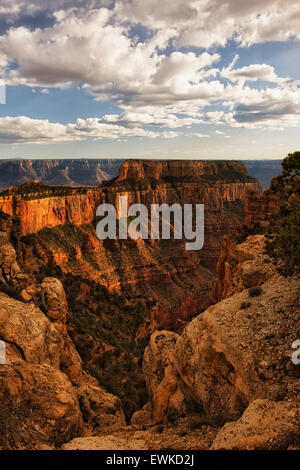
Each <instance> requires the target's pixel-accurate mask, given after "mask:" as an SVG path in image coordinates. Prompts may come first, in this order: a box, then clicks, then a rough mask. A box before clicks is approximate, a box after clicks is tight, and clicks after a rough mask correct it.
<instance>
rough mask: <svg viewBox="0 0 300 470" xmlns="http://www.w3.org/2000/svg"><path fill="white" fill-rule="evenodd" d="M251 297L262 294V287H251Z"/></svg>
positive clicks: (249, 291)
mask: <svg viewBox="0 0 300 470" xmlns="http://www.w3.org/2000/svg"><path fill="white" fill-rule="evenodd" d="M248 293H249V297H258V296H259V295H261V294H262V288H261V287H250V289H249V290H248Z"/></svg>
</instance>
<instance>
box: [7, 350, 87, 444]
mask: <svg viewBox="0 0 300 470" xmlns="http://www.w3.org/2000/svg"><path fill="white" fill-rule="evenodd" d="M9 348H10V346H8V348H7V349H9ZM0 396H1V405H0V410H1V425H0V429H1V441H2V445H3V446H4V447H6V448H10V446H11V445H13V447H14V448H26V449H35V448H40V446H41V445H43V444H44V445H45V444H48V445H50V446H60V445H61V444H62V443H63V442H66V441H68V440H70V439H72V438H73V437H75V436H78V434H80V433H81V431H82V428H83V422H82V415H81V410H80V407H79V402H78V398H77V394H76V391H75V390H74V388H73V387H72V384H71V382H70V381H69V379H68V377H67V376H66V375H65V374H63V373H62V372H60V371H59V370H57V369H54V368H53V367H51V366H49V365H38V364H32V363H28V362H26V361H23V360H20V359H15V360H12V361H9V362H8V363H7V364H5V365H2V366H0Z"/></svg>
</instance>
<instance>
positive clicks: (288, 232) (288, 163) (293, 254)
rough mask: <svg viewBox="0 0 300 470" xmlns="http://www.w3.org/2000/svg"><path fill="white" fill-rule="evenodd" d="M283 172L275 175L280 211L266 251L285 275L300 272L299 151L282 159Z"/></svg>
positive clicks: (270, 228) (272, 224) (270, 231)
mask: <svg viewBox="0 0 300 470" xmlns="http://www.w3.org/2000/svg"><path fill="white" fill-rule="evenodd" d="M282 168H283V173H282V175H281V176H278V177H277V178H274V179H273V180H272V183H271V190H272V191H273V192H274V193H275V194H277V195H278V196H279V199H280V202H281V205H280V209H279V213H278V214H277V215H276V217H274V218H273V220H272V221H271V222H270V225H269V227H268V230H267V233H266V238H267V241H266V253H267V254H268V255H269V256H270V258H271V259H272V261H273V262H274V264H275V265H276V266H277V270H278V271H279V272H280V273H281V274H283V275H284V276H290V275H299V274H300V231H299V226H300V179H299V176H300V152H294V153H291V154H289V155H288V156H287V157H286V158H285V159H284V160H283V162H282Z"/></svg>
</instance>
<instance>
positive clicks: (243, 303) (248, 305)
mask: <svg viewBox="0 0 300 470" xmlns="http://www.w3.org/2000/svg"><path fill="white" fill-rule="evenodd" d="M249 307H251V302H242V303H241V306H240V309H241V310H243V309H245V308H249Z"/></svg>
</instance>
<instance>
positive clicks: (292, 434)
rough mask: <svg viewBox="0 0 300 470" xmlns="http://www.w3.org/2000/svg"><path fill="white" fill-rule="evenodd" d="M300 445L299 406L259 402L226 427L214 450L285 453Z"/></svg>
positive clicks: (221, 432) (268, 401) (217, 438)
mask: <svg viewBox="0 0 300 470" xmlns="http://www.w3.org/2000/svg"><path fill="white" fill-rule="evenodd" d="M299 443H300V406H296V405H295V404H294V403H291V402H285V401H281V402H278V403H276V402H274V401H270V400H256V401H254V402H252V403H251V404H250V405H249V407H248V408H247V409H246V410H245V412H244V414H243V415H242V417H241V418H240V419H239V420H238V421H235V422H231V423H227V424H225V426H224V427H223V428H222V429H221V431H220V432H219V433H218V435H217V437H216V439H215V440H214V442H213V445H212V449H213V450H220V449H224V450H234V449H239V450H263V449H264V450H275V449H276V450H285V449H287V448H288V447H289V446H295V445H297V444H298V445H299Z"/></svg>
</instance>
